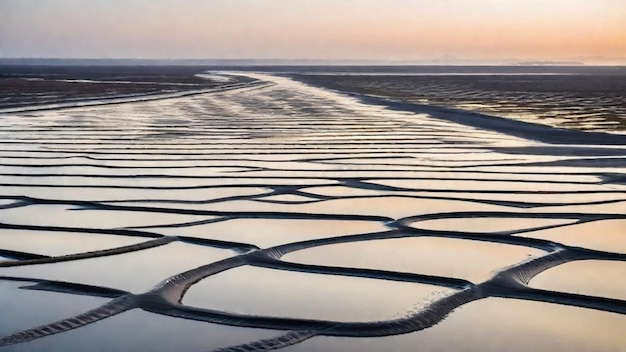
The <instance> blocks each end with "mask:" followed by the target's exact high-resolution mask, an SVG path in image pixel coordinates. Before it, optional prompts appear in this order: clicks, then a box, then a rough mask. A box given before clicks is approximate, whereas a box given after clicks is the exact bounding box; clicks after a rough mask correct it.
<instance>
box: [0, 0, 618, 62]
mask: <svg viewBox="0 0 626 352" xmlns="http://www.w3.org/2000/svg"><path fill="white" fill-rule="evenodd" d="M0 57H5V58H7V57H45V58H148V59H150V58H158V59H181V58H189V59H203V58H204V59H325V60H341V59H361V60H391V61H402V60H403V61H407V60H408V61H410V60H428V59H436V58H439V57H458V58H462V59H467V60H477V61H492V60H507V59H510V58H515V59H519V60H546V61H547V60H552V61H572V60H574V61H577V60H578V61H581V60H584V61H587V62H591V63H593V62H594V61H597V62H609V61H618V62H619V63H626V0H125V1H122V0H0Z"/></svg>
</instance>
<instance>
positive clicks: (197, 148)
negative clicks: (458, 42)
mask: <svg viewBox="0 0 626 352" xmlns="http://www.w3.org/2000/svg"><path fill="white" fill-rule="evenodd" d="M225 69H226V68H223V70H220V71H216V72H211V73H199V74H206V75H207V76H205V77H201V76H200V77H196V78H198V79H204V80H208V81H209V82H210V84H209V85H207V86H204V85H203V86H201V87H196V86H193V88H194V89H187V88H186V89H184V90H181V91H177V92H169V93H167V94H168V95H163V94H165V93H164V92H163V91H162V90H161V88H159V89H158V90H156V91H151V92H149V93H146V92H145V91H144V90H142V91H141V92H139V93H141V96H142V97H143V96H146V95H145V94H148V95H147V96H149V99H143V98H142V99H139V100H138V99H136V98H134V97H130V98H129V95H128V94H125V95H124V96H123V97H121V99H122V100H119V101H118V100H115V101H107V100H106V99H118V98H120V97H114V98H110V97H109V98H105V99H104V100H103V98H102V96H100V97H99V98H98V99H96V100H90V102H95V103H94V104H92V103H90V102H87V103H85V101H84V100H79V104H76V102H74V101H70V102H69V103H68V101H67V99H66V100H64V101H63V102H58V101H55V102H52V103H50V104H47V105H45V106H44V104H31V103H32V102H33V101H32V100H28V101H27V100H24V102H28V104H26V103H24V104H18V105H16V106H10V107H8V106H7V107H6V109H5V110H4V111H3V112H0V121H2V126H3V128H2V130H1V131H0V160H1V164H0V175H1V176H0V180H1V181H0V184H1V186H2V188H1V191H0V297H2V301H0V350H6V351H49V350H63V351H84V350H93V347H94V346H97V348H99V350H102V351H105V350H129V351H130V350H135V351H142V350H146V351H148V350H149V351H171V350H181V351H183V350H184V351H264V350H273V349H280V350H284V351H363V350H389V351H414V350H416V349H417V350H421V351H452V350H466V351H528V350H535V351H573V350H575V351H618V350H620V349H621V348H623V346H626V336H624V334H623V328H624V326H626V281H625V280H624V277H626V241H624V239H623V238H622V236H623V235H624V232H625V230H626V211H625V210H626V157H625V156H626V136H624V135H623V134H622V133H621V132H620V131H612V129H617V127H615V126H617V125H620V126H623V122H619V123H610V124H608V125H607V124H603V123H595V124H591V125H589V126H592V127H593V128H573V129H561V128H555V127H551V126H548V125H545V124H536V123H533V122H532V121H530V120H516V119H513V118H511V117H499V116H497V114H495V113H494V114H487V113H485V112H483V111H482V110H475V109H463V108H462V107H459V106H456V105H455V106H446V105H432V104H431V105H429V104H424V103H420V102H419V101H412V100H410V99H408V100H406V99H405V100H400V99H390V96H388V95H385V94H373V93H374V92H372V91H367V90H363V89H345V87H347V85H346V84H344V85H343V86H342V85H341V84H340V83H341V82H344V83H345V82H346V81H341V79H342V78H341V77H343V76H337V77H335V76H313V75H310V76H307V77H304V76H303V75H302V74H301V73H299V74H296V75H294V74H293V73H288V74H287V73H282V74H281V73H272V72H269V73H268V72H253V71H252V70H248V71H239V72H225ZM185 74H187V73H186V72H185ZM194 77H195V76H194ZM219 77H222V79H220V78H219ZM320 77H321V78H320ZM329 77H330V78H329ZM344 78H345V77H344ZM359 79H360V80H363V79H364V78H363V77H360V78H359ZM331 81H332V82H334V83H332V82H331ZM177 82H178V83H180V84H182V83H190V84H191V83H193V84H197V82H196V81H193V82H188V81H177ZM329 82H331V83H332V84H331V83H329ZM337 82H339V83H337ZM83 83H84V82H83ZM117 84H120V85H121V84H126V83H119V82H118V83H117ZM351 84H352V87H353V88H354V84H356V83H354V81H352V83H351ZM135 86H136V84H133V87H135ZM342 87H344V90H342ZM359 87H361V86H359ZM135 88H136V87H135ZM152 88H153V87H152ZM170 88H171V87H169V88H168V89H170ZM196 88H198V89H199V90H198V89H196ZM394 89H395V88H394ZM387 92H388V91H387ZM139 93H138V91H136V90H135V89H134V88H133V89H131V90H130V93H129V94H139ZM378 93H380V91H378ZM29 99H30V98H29ZM533 99H536V98H533ZM112 102H113V103H114V104H111V103H112ZM59 104H61V105H59ZM62 104H66V105H62ZM67 104H71V105H67ZM590 105H593V104H590ZM614 105H615V106H617V107H618V108H619V104H614ZM42 106H43V107H42ZM618 108H616V110H614V111H618V112H619V111H621V110H619V109H618ZM7 109H13V110H7ZM581 114H582V113H581ZM607 119H608V118H607ZM604 121H606V119H605V120H604ZM579 125H580V124H579ZM603 125H604V126H605V127H606V126H609V125H610V126H611V128H608V127H607V128H606V129H603V128H600V127H602V126H603ZM608 132H614V133H608Z"/></svg>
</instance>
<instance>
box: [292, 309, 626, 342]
mask: <svg viewBox="0 0 626 352" xmlns="http://www.w3.org/2000/svg"><path fill="white" fill-rule="evenodd" d="M624 326H626V316H624V315H619V314H613V313H604V312H598V311H593V310H587V309H580V308H572V307H567V306H560V305H555V304H543V303H535V302H524V301H517V300H512V299H499V298H490V299H487V300H481V301H477V302H472V303H469V304H466V305H464V306H463V307H461V308H458V309H457V310H456V311H455V312H454V313H453V314H451V315H450V316H449V317H448V318H447V319H446V320H444V321H443V322H441V323H439V324H438V325H437V326H435V327H433V328H431V329H427V330H424V331H420V332H416V333H413V334H407V335H400V336H390V337H383V338H376V339H370V338H367V339H354V338H332V337H315V338H312V339H310V340H308V341H305V342H303V343H301V344H299V345H295V346H292V347H289V348H286V349H284V351H288V352H296V351H297V352H322V351H346V352H357V351H385V350H387V346H393V351H397V352H413V351H416V350H419V351H468V352H474V351H476V352H478V351H507V352H526V351H580V352H596V351H619V350H620V348H621V347H620V346H626V335H624V333H623V330H624Z"/></svg>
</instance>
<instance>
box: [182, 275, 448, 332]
mask: <svg viewBox="0 0 626 352" xmlns="http://www.w3.org/2000/svg"><path fill="white" fill-rule="evenodd" d="M259 278H262V279H259ZM452 292H454V291H453V290H451V289H446V288H442V287H438V286H432V285H423V284H414V283H403V282H393V281H383V280H374V279H362V278H352V277H337V276H330V275H319V274H307V273H295V272H288V271H279V270H270V269H262V268H253V267H241V268H235V269H232V270H229V271H226V272H222V273H220V274H217V275H215V276H212V277H210V278H207V279H204V280H202V281H200V282H199V283H198V284H196V285H194V286H192V287H191V289H189V291H188V292H187V294H186V295H185V297H184V298H183V303H184V304H187V305H191V306H200V307H203V308H210V309H218V310H226V311H229V312H237V313H242V314H249V315H266V316H273V317H292V318H306V319H324V320H333V321H377V320H387V319H393V318H399V317H402V316H404V315H406V314H408V313H409V312H411V311H415V310H418V309H419V308H421V307H422V306H423V304H424V303H427V302H430V301H431V300H432V299H434V298H435V297H439V296H441V295H445V294H447V293H452Z"/></svg>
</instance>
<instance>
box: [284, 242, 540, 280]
mask: <svg viewBox="0 0 626 352" xmlns="http://www.w3.org/2000/svg"><path fill="white" fill-rule="evenodd" d="M539 254H541V251H540V250H536V249H532V248H528V247H522V246H507V245H502V244H496V243H489V242H476V241H467V240H459V239H450V238H432V237H418V238H398V239H388V240H377V241H366V242H355V243H345V244H335V245H329V246H322V247H317V248H311V249H306V250H301V251H297V252H293V253H290V254H288V255H286V256H285V257H284V259H285V260H286V261H292V262H298V263H306V264H320V265H330V266H341V267H352V268H370V269H382V270H390V271H399V272H410V273H421V274H427V275H437V276H445V277H454V278H459V279H465V280H469V281H471V282H482V281H485V280H487V279H489V278H490V277H491V276H493V273H494V271H495V270H496V269H499V268H502V267H507V266H510V265H513V264H515V263H518V262H521V261H523V260H525V259H527V258H528V257H530V256H537V255H539Z"/></svg>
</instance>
